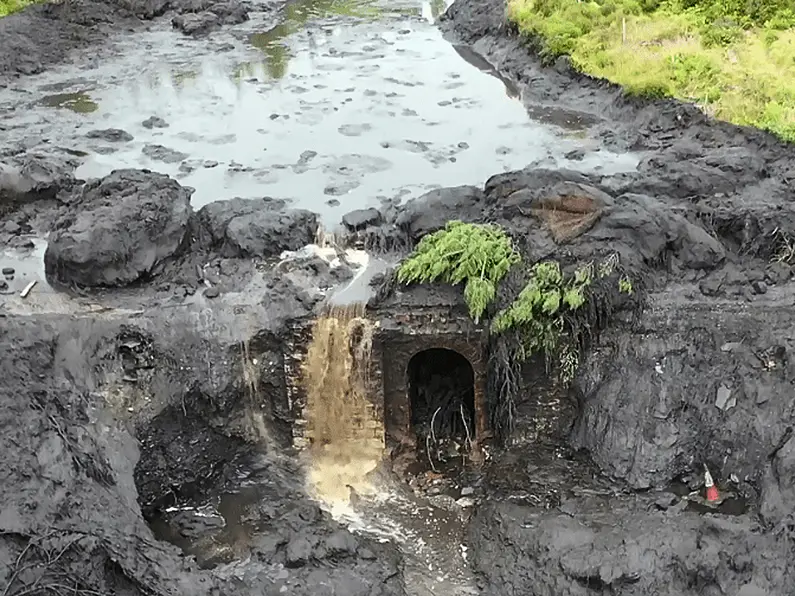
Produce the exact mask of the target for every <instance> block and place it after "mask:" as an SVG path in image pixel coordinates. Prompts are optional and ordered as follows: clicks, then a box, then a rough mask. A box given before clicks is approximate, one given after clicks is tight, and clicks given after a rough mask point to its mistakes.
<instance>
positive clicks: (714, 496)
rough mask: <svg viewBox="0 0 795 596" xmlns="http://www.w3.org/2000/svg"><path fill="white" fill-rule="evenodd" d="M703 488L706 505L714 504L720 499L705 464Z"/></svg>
mask: <svg viewBox="0 0 795 596" xmlns="http://www.w3.org/2000/svg"><path fill="white" fill-rule="evenodd" d="M704 486H705V487H706V489H707V503H715V502H716V501H718V500H719V499H720V494H719V493H718V487H717V486H715V482H714V481H713V480H712V474H710V473H709V469H707V464H704Z"/></svg>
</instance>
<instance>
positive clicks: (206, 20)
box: [171, 11, 221, 37]
mask: <svg viewBox="0 0 795 596" xmlns="http://www.w3.org/2000/svg"><path fill="white" fill-rule="evenodd" d="M171 25H172V26H173V27H174V29H177V30H178V31H181V32H182V33H184V34H185V35H191V36H193V37H199V36H202V35H207V34H208V33H209V32H210V31H213V30H215V29H217V28H218V27H220V26H221V19H220V18H219V17H218V15H216V14H213V13H212V12H209V11H208V12H200V13H198V14H181V15H177V16H175V17H174V18H173V19H171Z"/></svg>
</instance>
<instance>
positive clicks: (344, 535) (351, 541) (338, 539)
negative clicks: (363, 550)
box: [323, 530, 359, 557]
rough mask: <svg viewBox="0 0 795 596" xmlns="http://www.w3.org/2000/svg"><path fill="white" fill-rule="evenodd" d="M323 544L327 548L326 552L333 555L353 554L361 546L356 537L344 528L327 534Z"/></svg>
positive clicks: (347, 555) (346, 555)
mask: <svg viewBox="0 0 795 596" xmlns="http://www.w3.org/2000/svg"><path fill="white" fill-rule="evenodd" d="M323 546H324V547H325V549H326V553H327V554H328V555H330V556H333V557H337V556H345V557H349V556H353V555H355V554H356V550H357V549H358V548H359V545H358V543H357V541H356V538H355V537H354V536H353V535H352V534H351V533H350V532H347V531H343V530H337V531H336V532H333V533H332V534H331V535H330V536H326V538H325V539H324V541H323Z"/></svg>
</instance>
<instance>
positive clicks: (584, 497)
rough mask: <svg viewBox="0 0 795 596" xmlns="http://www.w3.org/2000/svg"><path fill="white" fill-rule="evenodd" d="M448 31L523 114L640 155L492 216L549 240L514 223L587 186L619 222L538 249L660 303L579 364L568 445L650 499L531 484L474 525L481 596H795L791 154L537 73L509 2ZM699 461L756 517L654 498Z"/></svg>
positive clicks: (519, 188)
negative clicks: (585, 124) (486, 65)
mask: <svg viewBox="0 0 795 596" xmlns="http://www.w3.org/2000/svg"><path fill="white" fill-rule="evenodd" d="M443 21H444V23H443V25H442V26H443V28H444V29H445V30H446V31H447V34H448V35H449V36H451V37H452V38H453V39H456V40H461V41H465V42H466V43H469V44H472V46H473V48H474V49H475V50H476V51H478V52H479V53H481V54H482V55H484V56H485V57H486V58H487V59H488V60H489V61H490V62H491V63H492V64H493V65H494V66H495V68H496V69H497V70H499V71H500V72H501V73H502V74H503V75H504V76H507V77H508V78H509V79H511V80H512V81H513V82H514V83H515V84H517V86H518V87H519V88H520V89H521V91H522V97H523V101H524V102H525V104H526V105H527V106H528V109H529V110H530V112H531V113H534V112H543V111H545V110H550V109H558V110H563V111H565V112H573V113H575V114H576V113H581V114H583V115H584V116H583V117H584V118H587V119H592V121H593V122H594V128H593V130H594V131H599V132H597V133H596V134H598V135H599V136H600V137H601V138H602V139H603V141H604V142H605V143H606V144H608V145H615V146H624V147H627V148H630V147H631V148H634V149H642V150H644V158H643V159H642V160H641V163H640V164H639V166H638V172H636V173H629V174H623V175H620V176H617V177H610V178H606V177H605V178H601V179H594V178H593V177H591V178H590V179H588V180H584V179H582V178H572V177H570V176H568V175H565V174H562V173H561V172H552V173H543V174H542V173H540V172H532V171H527V172H525V173H519V174H513V175H508V177H507V178H506V177H505V176H496V177H495V179H493V180H492V181H490V182H487V184H486V202H488V201H489V199H491V201H493V204H494V209H495V210H496V215H497V217H496V218H494V219H496V220H497V221H503V222H505V224H506V225H507V226H508V228H509V229H511V228H514V229H515V226H517V225H520V224H519V222H518V221H516V218H517V217H518V218H519V221H524V222H525V225H528V226H533V225H535V226H539V225H540V226H541V228H542V229H543V228H544V227H545V224H544V222H545V220H544V219H543V217H542V218H540V219H533V218H530V219H523V216H525V215H527V214H529V213H531V212H532V208H533V205H534V201H535V205H536V208H538V205H539V204H540V203H539V202H538V201H543V200H547V199H548V198H549V197H550V195H558V196H564V195H566V194H569V193H571V192H572V191H574V192H576V190H575V189H573V188H572V187H569V188H568V189H566V188H557V189H555V190H551V189H550V188H549V187H547V188H546V189H545V190H541V191H539V190H538V187H539V186H544V185H548V184H550V182H552V183H554V182H557V181H558V180H560V178H561V176H562V177H563V178H565V179H568V180H569V181H572V180H576V182H577V183H578V184H581V183H585V184H587V185H589V186H591V187H592V188H591V190H589V191H588V193H586V194H588V195H589V196H591V197H593V198H596V197H597V196H598V197H599V199H600V200H602V201H605V203H603V204H608V205H609V204H610V202H609V201H610V197H611V196H612V197H614V198H615V199H616V202H615V203H614V205H615V207H614V208H615V209H616V211H612V209H613V208H608V211H606V212H605V213H604V214H603V215H602V216H601V219H600V220H599V223H597V224H596V225H595V226H594V227H593V228H592V229H591V230H589V231H588V232H586V233H585V234H583V235H582V236H581V237H579V238H578V239H576V240H574V241H570V242H567V243H564V244H562V245H561V244H559V243H556V242H555V238H550V237H549V236H548V235H547V234H548V231H547V232H544V231H541V230H539V229H538V228H537V229H536V231H535V232H534V233H532V234H531V236H533V240H532V241H531V242H530V252H531V254H533V255H537V256H538V257H545V256H547V255H551V254H557V255H560V256H561V257H562V258H563V259H564V260H565V259H566V258H570V256H572V255H574V256H581V257H584V256H585V255H587V254H588V253H589V252H591V254H597V253H598V250H599V249H598V248H597V246H596V245H595V244H592V243H593V242H596V241H597V238H599V239H601V240H602V241H607V242H608V244H609V245H610V246H613V247H615V249H616V250H618V251H619V252H620V253H621V254H622V258H624V259H629V260H635V262H636V263H637V264H638V265H639V267H640V269H641V270H643V271H644V272H645V273H644V276H645V278H646V279H647V280H648V282H649V283H650V286H649V287H650V289H651V291H650V295H649V302H648V304H647V307H646V309H645V310H644V314H643V315H642V316H641V317H640V319H639V320H637V321H635V322H634V323H632V324H629V323H627V324H626V325H624V326H623V329H622V328H621V327H622V326H619V328H617V329H614V330H613V331H611V332H609V333H607V334H605V335H603V336H602V337H601V338H600V339H599V340H598V341H597V343H596V344H595V345H594V346H593V349H592V351H591V353H590V354H589V356H588V359H587V361H586V362H585V363H584V364H583V366H582V367H581V370H580V374H579V376H578V378H577V380H576V382H575V388H574V392H573V396H572V397H574V398H576V401H577V404H578V410H579V413H578V415H577V416H576V418H574V419H572V430H571V434H570V437H569V444H570V445H571V446H572V447H573V448H577V449H582V450H583V451H584V452H586V453H589V454H590V455H591V456H592V457H593V460H594V461H595V463H596V464H597V466H598V468H599V469H600V471H601V472H602V473H605V474H607V475H608V476H609V477H610V478H612V479H613V483H614V484H613V485H612V486H613V492H614V491H615V490H618V491H624V490H626V489H629V488H630V487H631V488H632V489H635V490H637V489H641V490H643V491H651V492H644V493H643V495H641V494H637V493H636V494H635V495H634V496H631V497H630V496H626V497H623V496H619V495H615V494H609V493H611V490H609V489H602V490H603V492H602V494H601V495H599V496H596V494H594V493H592V492H591V491H590V490H585V491H581V490H579V489H578V488H576V487H577V485H578V484H579V483H580V482H581V480H579V479H581V478H582V477H583V475H585V476H586V477H587V476H588V475H589V473H586V472H583V471H582V470H581V469H580V471H579V472H574V471H572V470H568V471H565V472H563V471H561V472H560V473H559V474H558V475H557V476H556V477H557V479H558V480H552V481H550V479H547V485H548V486H549V485H552V486H554V485H555V484H556V483H557V485H558V487H559V488H558V489H552V491H551V492H552V493H553V498H552V508H551V509H550V510H549V511H545V510H544V509H545V507H549V506H550V505H549V500H543V499H530V500H529V501H528V499H526V498H523V497H521V496H520V495H522V494H525V495H526V494H527V493H528V490H527V485H524V486H523V485H522V482H521V481H517V482H516V484H515V485H514V486H513V487H512V488H510V489H508V490H507V493H505V494H506V497H507V498H506V500H505V501H503V502H500V503H497V502H495V500H494V499H493V498H492V499H491V501H490V503H489V504H488V505H484V507H483V508H482V509H480V510H479V511H478V513H477V515H476V516H475V519H474V521H473V525H472V526H471V528H470V532H471V539H472V547H473V560H474V563H475V566H476V568H477V569H479V571H480V572H481V573H482V574H483V577H484V579H485V586H486V589H487V592H488V593H494V594H506V593H523V592H525V591H528V592H534V593H549V594H555V593H562V592H565V593H577V594H579V593H582V594H587V593H598V592H601V591H603V590H611V591H614V592H616V593H621V594H640V593H648V592H649V591H660V592H661V593H669V592H670V593H693V594H696V593H699V594H703V593H716V594H717V593H724V594H751V593H753V594H785V593H788V592H789V590H790V588H789V587H788V586H790V585H791V583H792V578H791V575H790V574H791V571H789V569H788V568H789V566H790V565H791V561H792V560H793V557H795V553H793V550H792V537H791V527H792V519H793V517H792V516H793V506H792V505H791V503H790V497H789V491H790V489H789V488H788V487H790V486H791V485H792V482H793V478H792V476H791V474H792V472H791V470H792V465H791V463H787V462H788V461H789V460H790V459H791V456H790V455H789V452H790V451H791V449H790V447H789V445H790V443H791V441H792V439H791V428H792V423H793V417H794V416H795V412H794V411H793V406H792V400H791V399H790V398H789V388H790V387H791V383H792V381H793V374H792V372H791V370H790V368H791V366H790V362H791V359H792V356H791V351H792V349H793V336H792V334H791V333H790V332H789V329H790V328H791V326H792V323H791V320H790V319H791V315H790V309H791V306H790V305H791V304H792V302H793V297H794V295H793V290H795V287H793V284H792V271H791V263H792V259H791V258H790V256H789V255H790V253H789V251H788V248H787V247H788V246H789V238H790V237H791V235H792V233H793V219H792V218H793V212H792V209H791V206H790V198H791V196H792V192H793V180H794V179H795V176H793V173H795V158H794V157H793V151H792V148H791V146H786V145H784V144H781V143H780V142H778V141H777V140H775V139H774V138H773V137H771V136H770V135H767V134H765V133H762V132H759V131H756V130H750V129H742V128H738V127H735V126H732V125H729V124H725V123H721V122H715V121H712V120H709V119H707V118H706V117H705V116H704V115H703V114H701V113H700V112H698V111H697V110H696V109H695V108H693V107H691V106H686V105H682V104H679V103H676V102H670V101H665V102H653V103H649V102H642V103H641V102H637V101H633V100H628V99H626V98H625V97H624V96H623V95H622V93H621V91H620V90H619V89H617V88H616V87H614V86H612V85H609V84H606V83H604V82H601V81H595V80H592V79H589V78H587V77H583V76H581V75H577V74H576V73H573V72H572V69H571V68H570V67H569V66H568V64H567V63H566V61H565V60H559V61H558V62H557V63H556V64H555V65H552V66H544V65H542V64H541V63H540V62H539V61H538V60H537V59H536V58H535V56H534V55H533V53H532V51H531V50H530V49H528V48H527V46H526V45H524V44H523V43H522V42H521V40H520V39H519V38H517V37H516V36H515V35H514V34H513V32H512V30H511V27H510V26H509V25H507V24H506V23H505V21H504V12H503V10H502V5H501V3H500V2H475V1H467V0H462V1H459V2H456V4H455V5H454V6H452V7H451V9H450V10H449V11H448V12H447V14H446V15H445V16H444V17H443ZM539 178H541V179H542V180H543V179H546V182H539V181H538V180H539ZM506 183H507V187H508V188H507V189H506V188H505V185H506ZM552 186H554V185H552ZM500 187H502V189H501V190H500ZM528 187H530V189H531V192H527V188H528ZM595 189H598V190H601V191H605V193H606V194H607V197H605V196H604V195H601V194H598V195H597V194H596V193H594V190H595ZM580 192H582V191H581V190H580ZM646 209H649V211H646ZM643 211H646V214H645V215H640V213H642V212H643ZM619 212H623V213H622V214H621V215H618V213H619ZM616 215H618V219H613V218H614V217H615V216H616ZM548 223H549V222H548V220H547V225H548ZM619 230H620V231H619ZM630 237H632V238H633V240H631V241H629V238H630ZM542 239H543V240H542ZM627 241H629V242H630V243H631V244H632V245H633V248H632V249H630V250H624V247H623V244H624V242H627ZM564 255H565V256H564ZM528 399H532V398H528ZM507 457H508V459H509V460H511V461H513V463H511V461H503V462H497V463H495V469H496V470H502V472H497V473H496V475H495V477H501V478H509V477H511V474H513V475H514V476H519V477H521V474H520V473H517V472H516V470H517V468H516V466H517V464H516V462H515V460H514V458H511V457H509V456H507ZM528 459H529V460H530V461H529V462H522V463H521V464H519V468H524V469H525V474H526V476H525V478H526V479H527V482H528V484H529V485H530V486H533V485H536V484H537V482H538V479H537V478H536V475H538V476H540V477H542V478H546V477H547V476H548V474H549V470H550V469H554V466H550V467H549V468H545V467H544V466H543V465H539V464H538V463H537V462H533V461H532V459H533V456H532V455H528ZM703 464H707V465H708V466H709V467H710V469H712V470H719V472H718V473H719V476H720V478H721V481H720V482H719V483H720V484H721V486H722V487H723V488H724V490H727V491H732V492H735V493H739V494H742V495H743V496H744V498H745V499H747V502H748V505H749V509H748V513H747V514H746V515H743V516H741V517H740V518H735V519H728V518H725V517H722V516H721V515H720V514H718V515H717V516H716V517H713V516H709V515H708V516H706V517H699V516H698V515H697V514H695V513H691V512H686V511H685V510H684V509H683V508H682V505H681V504H679V503H677V499H676V498H674V499H673V500H670V499H669V497H666V496H665V493H662V497H661V496H660V495H661V493H658V492H656V491H659V490H665V489H667V487H669V486H671V483H682V484H684V485H689V486H690V488H691V489H693V488H697V487H698V485H699V476H700V474H701V466H702V465H703ZM591 474H592V472H591ZM553 476H554V475H553ZM564 478H566V479H567V480H565V481H564V480H563V479H564ZM625 483H626V484H625ZM509 484H510V483H509ZM622 487H625V488H622ZM592 488H594V487H592ZM529 492H531V493H532V492H533V491H529ZM541 492H544V491H541ZM596 493H597V494H598V493H599V491H596ZM669 496H670V495H669ZM512 497H513V498H512ZM517 499H518V501H519V503H517ZM605 516H606V517H605ZM608 519H609V520H611V521H609V522H608V521H607V520H608ZM605 522H606V525H602V524H603V523H605ZM655 527H658V528H660V530H659V533H657V532H656V531H655V530H653V529H652V528H655ZM641 528H642V529H643V531H642V536H643V537H641V535H640V534H638V532H639V531H640V530H641ZM663 528H665V530H663ZM667 532H671V534H670V535H668V534H666V533H667ZM658 541H659V542H658ZM509 553H510V554H509ZM641 553H646V554H645V555H643V554H641ZM651 553H653V554H651ZM506 556H507V557H508V559H509V561H510V562H508V563H506V561H505V557H506ZM514 557H515V558H514ZM741 562H742V563H741ZM536 566H539V567H536ZM663 568H664V569H665V570H664V571H663ZM516 569H533V571H531V572H529V573H528V574H527V575H526V576H523V574H522V573H516V572H515V570H516ZM550 569H555V570H556V571H554V572H552V573H550ZM548 573H549V575H546V574H548Z"/></svg>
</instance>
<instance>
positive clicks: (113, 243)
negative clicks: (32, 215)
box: [44, 170, 192, 287]
mask: <svg viewBox="0 0 795 596" xmlns="http://www.w3.org/2000/svg"><path fill="white" fill-rule="evenodd" d="M190 194H191V193H190V191H189V190H188V189H186V188H184V187H182V186H181V185H180V184H179V183H177V182H176V181H175V180H172V179H171V178H169V177H168V176H165V175H163V174H156V173H154V172H149V171H146V170H117V171H115V172H113V173H111V174H110V175H108V176H106V177H105V178H102V179H101V180H95V181H92V182H89V183H88V184H86V185H85V186H84V187H83V189H82V191H81V192H80V194H79V196H78V197H76V199H75V201H74V202H73V203H72V204H71V205H70V213H68V214H67V215H66V216H64V217H63V218H61V219H60V220H59V221H58V222H56V224H55V229H54V230H53V232H52V234H51V235H50V238H49V243H48V245H47V251H46V252H45V253H44V266H45V268H46V272H47V276H48V278H50V279H51V280H53V281H55V282H58V283H59V284H62V285H66V286H69V285H73V284H74V285H78V286H85V287H95V286H124V285H127V284H130V283H132V282H134V281H137V280H139V279H140V278H141V277H142V276H145V275H152V274H154V273H156V270H157V268H158V267H160V266H161V265H162V264H163V262H164V261H165V260H166V259H169V258H170V257H172V256H174V254H175V253H176V252H177V251H178V250H179V249H180V248H181V247H183V245H184V244H185V241H186V235H187V231H188V222H189V220H190V216H191V213H192V210H191V206H190Z"/></svg>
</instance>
